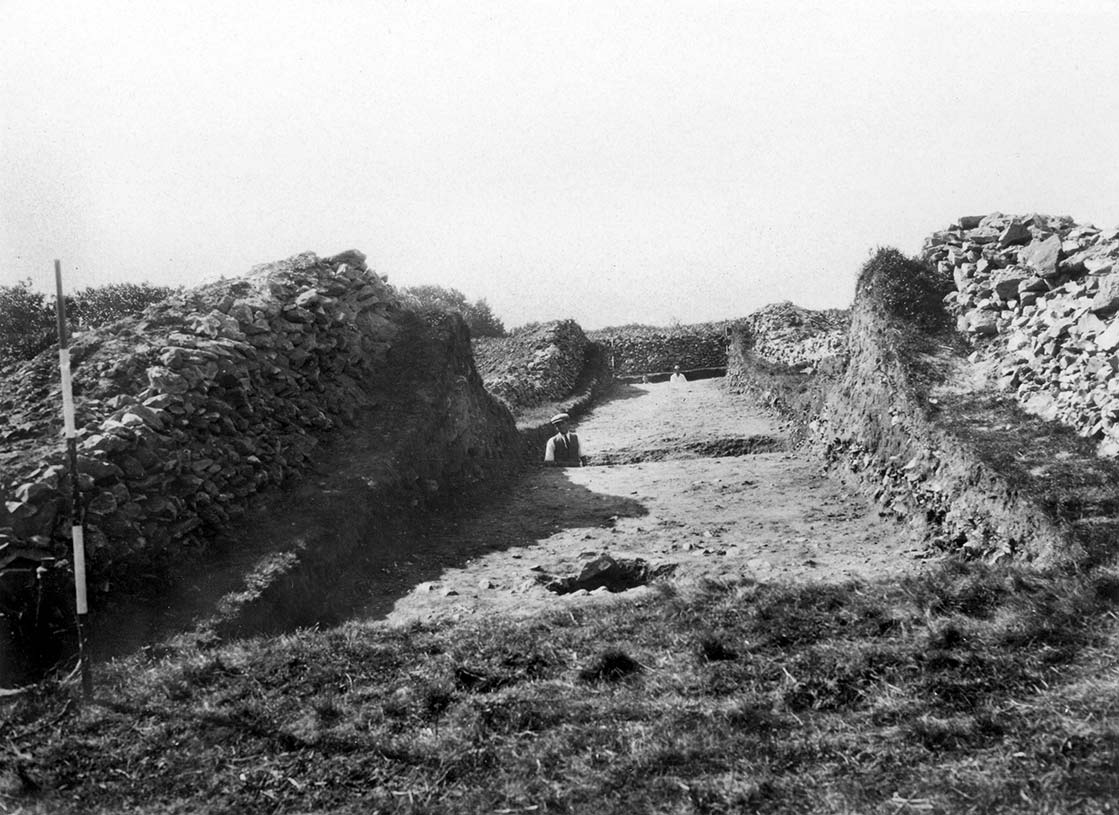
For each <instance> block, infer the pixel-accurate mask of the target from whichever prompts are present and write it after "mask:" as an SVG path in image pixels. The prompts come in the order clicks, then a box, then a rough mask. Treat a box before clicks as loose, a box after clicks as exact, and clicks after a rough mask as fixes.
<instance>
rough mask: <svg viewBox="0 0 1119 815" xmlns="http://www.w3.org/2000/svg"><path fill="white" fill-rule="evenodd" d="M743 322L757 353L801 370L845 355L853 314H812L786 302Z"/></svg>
mask: <svg viewBox="0 0 1119 815" xmlns="http://www.w3.org/2000/svg"><path fill="white" fill-rule="evenodd" d="M739 323H740V324H741V325H742V327H743V328H744V329H745V331H746V332H747V333H746V336H747V337H748V338H749V340H750V342H752V348H753V351H754V353H755V354H757V355H758V356H760V357H762V358H764V359H766V360H769V361H770V362H777V363H781V364H783V365H788V366H789V367H797V366H801V365H812V364H815V363H817V362H819V361H820V360H822V359H826V358H828V357H836V356H842V355H843V354H845V353H846V351H847V332H848V329H849V328H850V325H851V313H850V312H849V311H846V310H840V309H828V310H825V311H812V310H810V309H806V308H801V307H799V306H796V305H794V304H793V303H791V302H788V301H785V302H782V303H772V304H770V305H768V306H765V307H764V308H760V309H758V310H757V311H755V312H753V313H752V314H750V315H749V316H748V317H746V318H745V319H744V320H740V321H739Z"/></svg>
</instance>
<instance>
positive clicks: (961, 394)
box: [728, 250, 1119, 564]
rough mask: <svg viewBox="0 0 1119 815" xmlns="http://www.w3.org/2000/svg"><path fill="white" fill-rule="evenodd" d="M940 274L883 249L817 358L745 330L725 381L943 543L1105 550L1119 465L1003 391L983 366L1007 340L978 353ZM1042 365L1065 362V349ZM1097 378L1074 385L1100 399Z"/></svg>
mask: <svg viewBox="0 0 1119 815" xmlns="http://www.w3.org/2000/svg"><path fill="white" fill-rule="evenodd" d="M927 256H928V253H926V257H927ZM967 262H970V261H967ZM945 271H946V270H945V268H944V266H943V265H942V266H940V267H939V269H938V268H937V267H935V266H933V265H931V264H929V263H927V262H922V261H921V260H920V259H906V258H903V257H902V256H901V255H900V254H898V253H897V252H896V251H894V250H881V251H880V252H879V254H878V255H877V256H876V257H875V258H873V259H872V260H871V261H870V262H868V264H867V266H866V267H865V268H864V270H863V273H862V275H861V277H860V280H859V284H858V288H857V291H856V296H855V302H854V305H853V308H852V313H851V324H850V331H849V332H848V333H847V334H846V337H845V347H844V348H843V349H842V350H840V352H839V353H836V354H830V353H828V354H824V355H814V354H813V353H811V352H810V349H809V343H808V342H807V341H806V340H803V339H802V340H800V341H799V342H800V344H801V345H802V346H803V348H804V354H803V359H801V361H800V362H799V363H797V364H792V365H790V364H788V363H787V362H786V361H784V359H782V358H780V357H778V354H776V353H774V352H773V351H771V350H767V349H766V348H765V344H764V343H763V342H759V341H758V340H757V338H755V337H754V336H752V335H751V334H749V333H748V332H742V333H741V334H740V335H738V336H736V337H735V340H734V342H733V343H732V352H731V359H730V363H729V367H728V381H729V382H730V383H732V384H733V385H734V386H736V387H739V388H743V389H747V390H750V391H751V392H753V393H754V395H755V396H756V397H757V398H758V399H759V400H760V401H762V402H763V403H765V404H768V405H770V406H771V407H773V408H774V409H776V410H777V411H779V412H780V413H781V415H783V416H784V417H785V418H786V419H787V420H788V421H789V422H790V423H791V424H792V425H793V426H794V429H795V430H796V431H797V435H798V436H799V438H800V439H801V440H802V442H804V443H807V444H810V445H811V446H813V447H814V448H815V449H816V451H817V452H818V453H819V455H820V456H821V457H822V458H823V460H824V461H825V462H827V464H828V465H829V466H831V467H832V468H833V470H834V471H836V472H838V473H840V474H841V475H843V476H844V477H846V478H848V479H850V480H853V481H854V482H855V483H857V484H859V485H860V486H861V487H862V488H863V489H865V491H866V492H867V493H869V494H870V495H871V496H872V497H873V498H874V499H876V500H877V501H878V502H879V503H880V504H881V505H882V506H883V508H884V511H889V512H890V513H892V514H895V515H896V516H897V517H898V518H900V519H902V520H905V521H908V522H909V523H911V524H912V525H913V527H914V530H915V531H916V532H918V533H919V534H920V535H921V536H922V537H924V538H925V539H926V541H929V542H931V543H932V544H934V545H936V546H938V547H940V548H943V549H946V550H951V551H960V552H963V553H965V554H969V555H972V556H975V557H983V558H985V559H987V560H992V561H994V560H999V559H1002V558H1006V557H1012V558H1016V559H1020V560H1027V561H1033V562H1036V563H1039V564H1052V563H1086V562H1091V561H1094V560H1097V559H1099V558H1100V557H1103V556H1106V552H1107V551H1110V549H1111V548H1113V537H1114V533H1115V531H1116V529H1117V527H1119V523H1117V521H1116V518H1117V517H1119V515H1117V511H1119V494H1117V487H1119V467H1116V466H1114V464H1113V463H1112V462H1109V461H1107V460H1106V459H1102V458H1100V457H1098V456H1096V455H1095V451H1094V450H1093V449H1092V446H1091V444H1090V443H1088V442H1086V441H1085V440H1083V439H1078V438H1077V437H1076V435H1075V433H1073V431H1072V430H1071V429H1066V428H1063V427H1062V426H1060V425H1058V424H1057V423H1055V422H1046V421H1042V420H1040V419H1038V418H1037V417H1036V416H1031V415H1029V414H1028V413H1026V412H1024V411H1023V410H1022V409H1021V406H1020V405H1019V404H1018V403H1017V402H1016V400H1015V399H1014V398H1013V396H1009V395H1006V394H1005V391H1003V390H1000V388H999V387H998V384H997V383H996V382H995V381H994V379H993V377H991V376H990V372H991V371H1001V372H1002V373H1003V375H1004V377H1005V376H1006V365H1005V357H1004V356H1003V355H1002V354H1003V350H1004V348H1005V346H1004V348H999V347H997V346H992V345H991V343H990V341H988V342H987V343H986V344H985V345H984V346H983V349H982V351H981V353H976V352H974V351H973V349H972V348H971V347H970V346H969V344H968V341H967V339H966V338H967V337H968V335H970V336H971V337H972V339H973V340H974V334H975V332H971V331H969V328H970V326H971V324H972V323H971V321H972V320H973V319H974V318H973V317H972V316H970V315H965V316H964V317H963V318H962V319H960V320H959V321H958V322H957V321H954V320H953V319H952V317H953V316H954V315H953V314H951V313H949V311H948V310H947V309H946V308H945V306H944V303H952V302H953V301H954V300H956V297H957V295H956V294H955V293H952V294H950V295H947V296H946V295H945V291H946V290H947V289H948V288H950V286H951V283H950V280H949V278H948V276H947V275H946V274H945ZM1059 296H1061V295H1058V297H1059ZM1094 296H1096V295H1094ZM1084 305H1085V306H1087V304H1084ZM1012 319H1013V318H1011V317H1009V316H1008V317H1007V320H1006V324H1007V325H1010V324H1011V323H1012ZM957 325H958V327H959V328H961V329H963V331H964V333H961V332H959V331H957V330H954V329H955V328H956V327H957ZM790 336H791V337H792V339H794V341H795V340H796V334H795V332H791V334H790ZM830 350H834V349H830ZM1039 350H1042V351H1045V349H1044V348H1040V349H1039ZM1048 350H1049V351H1054V350H1057V347H1056V346H1054V347H1052V348H1049V349H1048ZM1088 353H1089V356H1091V354H1092V353H1094V350H1093V349H1088ZM795 356H796V355H795V354H794V358H795ZM814 356H815V358H814V359H813V357H814ZM774 357H778V358H774ZM787 358H788V357H787V356H786V359H787ZM1010 358H1011V359H1012V360H1013V359H1014V357H1013V355H1010ZM1039 367H1040V368H1041V369H1042V370H1050V369H1051V368H1052V367H1060V368H1061V369H1062V370H1067V369H1068V366H1062V365H1061V362H1060V357H1056V358H1052V359H1049V360H1048V361H1047V362H1043V363H1040V365H1039ZM1074 370H1076V369H1074ZM1081 370H1093V373H1094V374H1097V375H1098V370H1099V368H1089V366H1088V365H1084V366H1083V367H1082V368H1081ZM1019 375H1021V374H1019ZM1066 376H1069V375H1066ZM1069 378H1070V379H1071V378H1072V377H1071V376H1069ZM1100 380H1103V381H1104V385H1103V387H1100V386H1099V385H1098V384H1097V383H1098V381H1100ZM1106 381H1108V380H1106V379H1105V378H1104V377H1099V379H1092V380H1091V382H1090V383H1089V384H1088V386H1087V387H1085V386H1084V384H1083V383H1082V384H1081V385H1080V386H1079V388H1078V389H1077V390H1078V392H1079V393H1081V394H1082V395H1083V394H1084V393H1085V392H1087V393H1088V394H1089V396H1088V399H1087V401H1088V402H1089V403H1090V404H1092V405H1097V406H1098V405H1099V401H1100V400H1099V399H1098V398H1093V397H1092V396H1091V393H1092V392H1093V391H1094V390H1095V391H1099V390H1103V389H1104V388H1106V387H1107V385H1106ZM1035 387H1036V385H1035ZM1026 391H1027V392H1029V389H1026Z"/></svg>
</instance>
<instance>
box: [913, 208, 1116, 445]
mask: <svg viewBox="0 0 1119 815" xmlns="http://www.w3.org/2000/svg"><path fill="white" fill-rule="evenodd" d="M922 254H923V256H924V258H925V259H926V260H927V261H929V262H931V263H935V264H936V265H937V268H938V269H939V271H940V272H941V273H942V274H944V275H946V276H950V277H951V278H952V279H953V281H954V282H955V286H956V291H955V292H953V293H951V294H950V295H949V298H948V305H949V308H950V309H951V310H952V311H953V313H954V314H955V315H956V316H957V327H958V329H959V331H961V332H962V333H964V334H966V335H967V336H968V337H970V338H971V340H972V342H973V343H975V345H976V346H977V348H978V349H979V352H980V355H981V356H983V357H985V358H987V359H990V360H994V364H996V365H997V368H998V370H997V373H998V376H999V382H1000V384H1001V386H1002V387H1003V388H1005V389H1008V390H1013V391H1015V392H1016V394H1017V398H1018V400H1019V402H1020V403H1021V404H1022V406H1023V407H1024V408H1025V409H1027V410H1029V411H1031V412H1033V413H1036V414H1037V415H1039V416H1042V417H1043V418H1046V419H1058V420H1060V421H1062V422H1064V423H1065V424H1068V425H1070V426H1072V427H1074V428H1075V429H1076V430H1077V431H1078V432H1080V433H1081V434H1082V435H1084V436H1087V437H1089V438H1092V439H1094V440H1096V441H1098V442H1099V452H1100V454H1102V455H1107V456H1116V455H1119V229H1111V230H1100V229H1097V228H1096V227H1094V226H1090V225H1078V224H1076V223H1074V222H1073V221H1072V219H1071V218H1068V217H1049V216H1043V215H1029V216H1025V217H1012V216H1007V215H1002V214H1000V213H994V214H992V215H987V216H985V217H978V216H975V217H964V218H960V219H959V221H958V222H957V223H956V224H954V225H952V226H951V227H949V228H948V229H946V230H944V231H941V232H936V233H934V234H933V235H932V236H930V237H929V238H928V239H927V240H926V242H925V246H924V249H923V251H922Z"/></svg>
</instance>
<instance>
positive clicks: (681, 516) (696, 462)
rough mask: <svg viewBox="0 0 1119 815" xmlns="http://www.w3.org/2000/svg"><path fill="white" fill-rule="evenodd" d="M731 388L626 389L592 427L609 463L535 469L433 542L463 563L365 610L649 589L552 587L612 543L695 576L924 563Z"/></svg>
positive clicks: (808, 575)
mask: <svg viewBox="0 0 1119 815" xmlns="http://www.w3.org/2000/svg"><path fill="white" fill-rule="evenodd" d="M720 384H721V380H718V379H709V380H702V381H697V382H693V383H689V386H688V388H687V389H686V390H680V389H675V388H672V387H671V386H670V385H668V384H667V383H664V384H651V385H630V386H621V387H620V388H619V390H618V391H617V393H616V395H615V398H613V399H611V400H609V401H607V402H605V403H603V404H601V405H600V406H599V407H597V408H595V410H594V411H593V412H592V413H590V414H589V415H588V416H586V417H585V418H584V419H583V420H582V421H581V422H580V424H579V426H578V428H577V430H578V432H579V436H580V438H581V439H582V441H583V445H584V448H585V452H587V453H588V454H589V455H590V458H591V462H592V464H594V463H595V462H601V463H600V464H598V465H596V466H588V467H583V468H578V469H566V470H558V469H540V470H538V471H533V472H530V473H529V474H528V475H527V476H526V477H525V478H524V479H523V480H522V481H521V482H520V483H519V484H518V485H517V486H516V488H515V489H514V490H513V491H512V492H511V493H510V494H508V495H507V496H505V497H503V498H502V499H500V500H499V501H497V502H495V503H493V504H491V505H488V506H487V507H485V508H484V510H482V511H481V512H479V514H478V515H477V516H475V517H473V518H470V519H466V520H459V521H458V522H457V523H456V524H453V525H452V526H450V527H449V528H445V529H442V530H435V531H433V534H432V536H431V538H430V539H429V540H427V541H424V542H423V547H422V548H423V549H424V550H425V551H442V552H455V553H456V557H455V558H454V563H453V564H451V563H448V566H447V567H446V568H444V569H443V570H442V571H441V572H438V573H437V574H436V575H435V578H434V579H430V580H425V581H424V582H422V583H419V584H418V585H416V586H414V587H413V588H412V589H411V590H410V591H405V592H401V593H399V594H398V595H397V599H395V602H393V603H392V605H391V608H389V602H388V600H389V598H384V597H382V598H377V599H376V600H374V602H373V603H371V605H370V606H369V607H368V608H367V609H366V613H367V614H368V615H369V616H375V617H382V616H383V617H385V618H386V619H387V620H388V621H389V622H391V623H397V624H405V623H409V622H411V621H416V620H434V619H439V618H461V617H464V616H467V615H472V614H478V613H495V612H497V613H506V614H511V615H521V614H531V613H534V612H536V611H538V610H540V609H543V608H546V607H554V606H555V605H556V604H557V603H570V602H603V601H608V600H610V599H611V598H616V597H632V596H633V595H634V593H635V592H645V591H650V589H649V588H647V587H640V588H635V589H631V590H629V591H626V592H623V593H619V594H610V593H608V592H607V591H606V590H605V589H598V590H596V591H594V592H590V593H588V592H587V591H585V590H580V591H576V592H573V593H570V594H564V595H558V594H556V593H554V592H552V591H549V590H548V589H547V588H545V587H544V585H543V583H544V582H546V581H547V579H548V577H549V576H552V577H573V576H575V575H577V574H578V573H579V572H580V570H581V569H582V568H583V567H584V565H586V564H587V563H588V562H590V561H592V560H594V559H596V558H598V557H600V556H601V555H603V554H608V555H610V556H611V557H613V558H615V559H638V558H639V559H641V560H643V561H646V562H647V564H649V565H650V566H653V567H655V566H659V565H666V564H674V568H675V571H674V573H673V574H672V576H671V578H669V579H672V580H675V581H677V582H678V583H681V584H686V583H689V582H693V581H700V580H707V579H715V580H718V579H729V578H738V577H740V576H743V575H749V576H752V577H754V578H756V579H758V580H773V579H796V580H805V579H817V580H842V579H845V578H848V577H856V576H858V577H875V576H883V575H887V574H900V573H902V572H906V571H911V570H914V569H916V568H918V566H919V561H917V560H916V559H915V557H914V556H915V555H916V554H917V552H916V551H915V550H914V547H913V544H912V543H911V541H910V540H909V539H908V538H907V537H906V536H905V535H904V533H903V532H902V530H900V529H899V528H898V527H897V526H896V525H894V524H893V523H892V522H887V521H884V520H882V519H880V518H879V516H878V514H877V511H876V509H875V508H874V507H873V506H872V505H871V504H869V503H868V502H867V501H866V499H864V498H862V497H861V496H859V495H857V494H855V493H853V492H851V491H850V490H848V489H846V488H845V487H843V486H841V485H840V484H838V483H836V482H835V481H833V480H831V479H829V478H828V477H826V476H825V475H823V474H822V472H821V470H820V468H819V466H818V465H817V464H815V463H814V462H811V461H809V460H807V459H806V458H804V457H803V456H801V455H800V454H798V453H796V452H782V451H780V450H781V449H782V448H783V442H784V439H783V438H782V437H781V435H780V432H779V431H778V429H777V427H776V426H775V425H774V424H773V423H772V422H771V421H770V420H768V419H767V418H766V417H764V416H762V415H760V414H759V413H757V411H756V410H755V409H753V408H752V407H751V406H750V404H749V403H748V402H747V401H745V400H744V399H740V398H738V397H734V396H731V395H728V394H726V393H724V392H723V391H722V390H721V387H720ZM752 450H777V452H760V453H758V452H754V453H751V452H750V451H752ZM727 452H732V453H739V454H737V455H725V454H723V453H727ZM422 556H423V555H421V553H420V552H417V553H416V557H422Z"/></svg>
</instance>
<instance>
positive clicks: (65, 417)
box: [54, 260, 93, 699]
mask: <svg viewBox="0 0 1119 815" xmlns="http://www.w3.org/2000/svg"><path fill="white" fill-rule="evenodd" d="M54 280H55V284H56V286H57V288H58V294H57V298H56V300H55V303H56V309H55V310H56V312H57V314H58V367H59V370H60V371H61V372H62V421H63V424H64V427H65V431H66V455H67V457H68V458H69V461H70V539H71V540H72V541H73V544H74V594H75V595H76V600H77V603H76V605H77V611H78V659H79V665H80V666H81V671H82V695H83V696H85V698H86V699H89V698H90V697H91V696H92V695H93V676H92V674H91V673H90V667H89V643H87V642H86V633H87V631H88V630H89V606H88V604H87V602H86V589H85V529H84V527H83V526H82V491H81V489H80V487H79V485H78V436H77V430H76V429H75V427H74V390H73V387H72V386H71V384H70V342H69V335H68V334H67V332H66V301H65V299H63V297H62V261H59V260H56V261H55V262H54Z"/></svg>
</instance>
